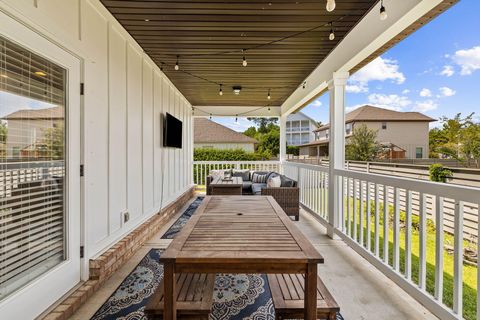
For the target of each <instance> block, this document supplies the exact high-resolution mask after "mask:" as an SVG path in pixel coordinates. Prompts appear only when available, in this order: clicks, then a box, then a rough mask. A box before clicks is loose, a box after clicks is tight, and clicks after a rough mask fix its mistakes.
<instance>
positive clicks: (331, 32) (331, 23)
mask: <svg viewBox="0 0 480 320" xmlns="http://www.w3.org/2000/svg"><path fill="white" fill-rule="evenodd" d="M328 39H329V40H330V41H332V40H334V39H335V32H333V22H330V35H329V36H328Z"/></svg>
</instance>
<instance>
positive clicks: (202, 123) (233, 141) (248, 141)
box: [193, 118, 257, 152]
mask: <svg viewBox="0 0 480 320" xmlns="http://www.w3.org/2000/svg"><path fill="white" fill-rule="evenodd" d="M193 132H194V137H193V142H194V145H193V147H194V148H214V149H243V150H245V151H248V152H254V151H255V144H256V143H257V140H255V139H253V138H250V137H248V136H246V135H244V134H243V133H240V132H237V131H235V130H232V129H230V128H227V127H225V126H222V125H221V124H219V123H216V122H214V121H211V120H209V119H207V118H195V120H194V130H193Z"/></svg>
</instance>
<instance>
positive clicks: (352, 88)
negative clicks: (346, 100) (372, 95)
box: [345, 83, 368, 93]
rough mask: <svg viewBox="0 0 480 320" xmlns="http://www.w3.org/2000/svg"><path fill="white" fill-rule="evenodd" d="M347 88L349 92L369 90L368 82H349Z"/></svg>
mask: <svg viewBox="0 0 480 320" xmlns="http://www.w3.org/2000/svg"><path fill="white" fill-rule="evenodd" d="M345 89H346V91H347V92H348V93H362V92H368V87H367V84H366V83H357V84H347V86H346V87H345Z"/></svg>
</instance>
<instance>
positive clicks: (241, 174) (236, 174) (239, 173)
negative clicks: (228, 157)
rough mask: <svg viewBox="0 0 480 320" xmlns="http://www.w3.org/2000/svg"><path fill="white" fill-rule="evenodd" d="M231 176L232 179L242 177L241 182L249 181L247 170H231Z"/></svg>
mask: <svg viewBox="0 0 480 320" xmlns="http://www.w3.org/2000/svg"><path fill="white" fill-rule="evenodd" d="M232 176H233V177H242V180H243V181H250V170H248V169H245V170H239V169H233V170H232Z"/></svg>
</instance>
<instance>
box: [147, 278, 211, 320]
mask: <svg viewBox="0 0 480 320" xmlns="http://www.w3.org/2000/svg"><path fill="white" fill-rule="evenodd" d="M214 284H215V274H200V273H181V274H177V275H176V283H175V288H176V294H177V319H192V320H193V319H202V320H203V319H205V320H208V315H209V314H210V310H211V309H212V304H213V287H214ZM163 288H164V286H163V280H162V281H161V282H160V285H159V286H158V288H157V290H156V291H155V293H154V294H153V296H152V297H151V298H150V300H149V301H148V304H147V306H146V307H145V315H146V316H147V318H148V319H163V307H164V305H163Z"/></svg>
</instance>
